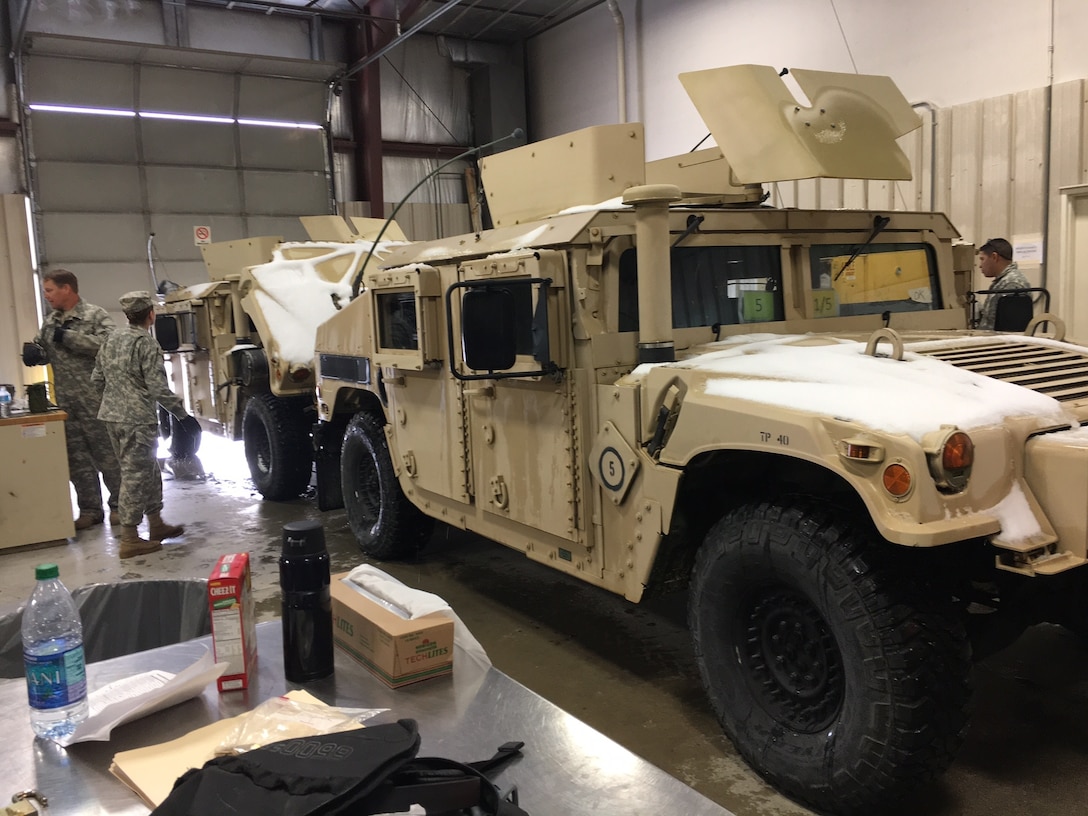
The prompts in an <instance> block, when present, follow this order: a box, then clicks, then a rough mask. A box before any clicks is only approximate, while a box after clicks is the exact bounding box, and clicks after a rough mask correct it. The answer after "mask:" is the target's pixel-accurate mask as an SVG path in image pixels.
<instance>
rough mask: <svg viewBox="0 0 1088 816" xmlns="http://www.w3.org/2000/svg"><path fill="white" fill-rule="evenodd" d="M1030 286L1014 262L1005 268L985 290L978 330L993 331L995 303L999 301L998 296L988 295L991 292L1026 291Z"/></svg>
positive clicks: (995, 316) (995, 315) (995, 314)
mask: <svg viewBox="0 0 1088 816" xmlns="http://www.w3.org/2000/svg"><path fill="white" fill-rule="evenodd" d="M1030 286H1031V284H1030V283H1028V279H1027V278H1025V277H1024V273H1023V272H1021V271H1020V267H1019V266H1017V265H1016V261H1013V262H1012V263H1011V264H1009V265H1008V266H1006V267H1005V271H1004V272H1002V273H1001V275H1000V276H998V277H996V278H994V282H993V283H991V284H990V288H989V289H987V290H986V292H987V295H986V300H985V302H984V303H983V304H982V314H981V315H980V316H979V320H978V328H980V329H993V327H994V320H995V319H996V318H997V301H998V300H1000V297H999V296H996V295H993V294H990V293H991V292H1004V291H1006V290H1008V289H1027V288H1028V287H1030Z"/></svg>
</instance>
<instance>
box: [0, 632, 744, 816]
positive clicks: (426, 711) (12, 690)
mask: <svg viewBox="0 0 1088 816" xmlns="http://www.w3.org/2000/svg"><path fill="white" fill-rule="evenodd" d="M257 640H258V663H257V666H258V677H257V682H256V684H255V686H253V687H251V688H250V689H249V690H248V691H245V692H226V693H224V694H219V693H218V692H217V691H216V689H215V684H214V683H212V684H211V685H210V686H209V687H208V688H207V689H206V690H205V691H204V694H203V695H202V696H200V697H197V698H194V699H192V700H189V701H188V702H185V703H182V704H181V705H178V706H175V707H173V708H170V709H167V710H166V711H162V712H159V713H157V714H152V715H150V716H148V717H145V718H143V719H140V720H136V721H134V722H132V723H129V724H127V725H124V726H121V727H120V728H117V729H115V730H114V731H113V734H112V737H111V739H110V741H109V742H91V743H80V744H78V745H72V746H70V747H69V748H67V749H65V748H61V747H60V746H58V745H56V744H55V743H53V742H49V741H46V740H40V739H35V737H34V734H33V732H32V731H31V730H30V721H29V718H28V715H27V707H26V683H25V682H24V681H23V680H5V681H3V682H0V729H2V730H0V734H2V735H3V739H4V742H5V743H6V745H7V750H6V751H4V753H5V754H7V756H8V760H7V761H6V762H5V763H4V764H5V765H6V766H7V767H8V768H9V771H8V772H7V773H5V774H4V776H3V779H4V781H5V782H6V783H7V787H8V788H9V790H4V789H0V801H7V800H8V798H9V797H10V795H11V794H12V793H15V792H16V791H17V790H23V789H27V788H35V789H37V790H38V791H40V792H41V793H43V794H44V795H46V796H47V797H48V798H49V809H48V811H47V813H48V814H51V816H68V815H69V814H72V816H75V815H77V814H78V816H90V815H91V814H95V815H96V816H97V815H98V814H111V815H112V814H126V815H127V814H133V815H134V816H135V814H146V813H147V812H148V810H147V807H146V806H144V804H143V803H142V802H141V801H140V800H139V798H138V797H137V796H136V794H134V793H132V791H130V790H129V789H128V788H126V787H125V786H124V785H123V784H122V783H121V782H119V781H118V780H117V779H115V778H114V777H113V776H111V775H110V773H109V765H110V761H111V760H112V758H113V755H114V754H115V753H118V752H119V751H126V750H130V749H132V748H139V747H142V746H145V745H152V744H155V743H159V742H165V741H166V740H171V739H174V738H176V737H180V736H182V735H183V734H185V733H188V732H189V731H192V730H193V729H195V728H199V727H200V726H203V725H206V724H208V723H210V722H213V721H215V720H217V719H220V718H223V717H231V716H234V715H235V714H240V713H242V712H244V711H246V710H248V709H250V708H252V707H253V706H255V705H257V704H258V703H260V702H262V701H263V700H266V699H268V698H269V697H274V696H277V695H280V694H283V693H284V692H286V691H288V690H290V689H291V688H305V689H306V690H307V691H309V692H310V693H312V694H313V695H314V696H316V697H318V698H320V699H321V700H323V701H324V702H326V703H329V704H337V705H344V706H353V707H365V708H388V709H390V711H389V712H388V714H386V715H382V716H381V718H380V719H377V720H374V721H372V722H382V721H388V720H395V719H398V718H402V717H410V718H412V719H414V720H416V721H417V722H418V723H419V731H420V735H421V737H422V746H421V748H420V752H419V753H420V756H445V757H449V758H451V759H457V760H460V761H472V760H478V759H486V758H488V757H490V756H491V755H492V754H493V753H494V751H495V749H496V748H497V747H498V746H499V745H501V744H502V743H504V742H507V741H509V740H520V741H523V742H524V743H525V748H524V749H523V752H522V753H523V755H522V757H521V758H519V759H516V760H514V761H513V762H511V763H509V764H507V765H506V766H505V767H503V769H502V770H501V772H499V773H498V774H496V775H495V776H494V779H495V780H496V782H497V783H498V784H499V786H500V787H501V788H503V789H507V788H509V787H510V786H512V785H516V786H517V788H518V793H519V797H520V803H521V806H522V807H523V808H524V809H525V810H527V811H528V812H529V813H530V814H531V816H560V814H562V815H563V816H566V814H582V813H593V814H602V815H603V816H607V814H624V816H636V815H637V814H645V816H650V815H651V814H653V816H658V815H659V814H678V815H679V814H683V815H684V816H696V815H697V814H708V815H709V814H724V816H731V814H730V812H729V811H728V810H726V809H724V808H722V807H720V806H718V805H717V804H715V803H714V802H711V801H710V800H709V799H707V798H706V797H704V796H702V795H701V794H699V793H696V792H695V791H694V790H692V789H691V788H689V787H688V786H687V785H684V784H683V783H682V782H680V781H679V780H677V779H674V778H673V777H671V776H669V775H668V774H666V773H665V772H664V771H662V770H660V769H659V768H657V767H655V766H653V765H651V764H650V763H648V762H646V761H645V760H643V759H641V758H639V757H637V756H636V755H634V754H632V753H631V752H630V751H628V750H627V749H626V748H623V747H622V746H620V745H619V744H617V743H616V742H613V741H612V740H611V739H609V738H608V737H606V736H604V735H603V734H601V733H599V732H597V731H595V730H593V729H592V728H590V727H589V726H588V725H586V724H585V723H583V722H581V721H580V720H578V719H576V718H574V717H572V716H571V715H569V714H567V713H566V712H565V711H563V710H562V709H560V708H558V707H556V706H554V705H552V704H551V703H549V702H548V701H547V700H545V699H543V698H542V697H540V696H538V695H537V694H535V693H534V692H532V691H530V690H529V689H527V688H525V687H524V686H523V685H521V684H520V683H517V682H515V681H514V680H512V679H510V678H509V677H507V676H506V675H504V674H503V673H502V672H500V671H498V670H496V669H494V668H492V669H489V670H488V671H486V672H484V671H482V670H480V669H477V668H475V667H474V666H472V664H471V663H469V662H468V661H467V660H465V659H463V658H461V659H460V660H459V659H458V657H457V656H455V659H454V666H455V670H454V674H453V677H446V678H437V679H433V680H427V681H424V682H422V683H417V684H415V685H412V686H406V687H404V688H401V689H398V690H395V691H394V690H391V689H388V688H386V687H385V686H384V685H382V684H381V683H380V682H379V681H378V680H377V679H375V678H374V677H372V676H371V675H370V674H369V673H368V672H367V671H366V670H365V669H364V668H363V667H362V666H360V665H359V664H357V663H355V661H353V660H352V659H351V658H350V657H349V656H347V655H346V654H344V653H342V652H341V651H340V650H339V649H337V650H336V671H335V673H334V674H333V675H332V676H331V677H329V678H327V679H325V680H319V681H316V682H312V683H307V684H305V685H304V686H297V685H294V684H288V683H287V682H286V681H285V680H284V678H283V648H282V642H281V630H280V624H279V621H269V622H266V623H262V624H259V625H258V627H257ZM209 643H210V639H209V638H200V639H198V640H192V641H187V642H185V643H180V644H176V645H174V646H166V647H163V648H160V649H153V650H151V651H147V652H140V653H137V654H133V655H127V656H125V657H119V658H115V659H113V660H105V661H102V662H100V663H92V664H91V665H89V666H88V667H87V669H88V672H87V673H88V678H89V681H90V686H91V688H92V689H94V688H98V687H101V686H103V685H105V684H106V683H110V682H112V681H114V680H117V679H119V678H121V677H127V676H130V675H132V674H137V673H139V672H144V671H150V670H152V669H162V670H165V671H171V672H177V671H180V670H181V669H183V668H185V667H186V666H187V665H189V664H190V663H192V662H193V661H195V660H196V659H198V658H199V657H200V655H201V654H203V652H204V650H205V649H206V648H207V647H208V645H209ZM617 693H622V691H621V690H617ZM632 716H638V715H637V713H633V714H632Z"/></svg>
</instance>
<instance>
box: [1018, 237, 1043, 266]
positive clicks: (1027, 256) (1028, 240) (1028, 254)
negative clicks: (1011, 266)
mask: <svg viewBox="0 0 1088 816" xmlns="http://www.w3.org/2000/svg"><path fill="white" fill-rule="evenodd" d="M1012 259H1013V260H1014V261H1016V262H1017V263H1018V264H1040V263H1042V262H1043V236H1042V235H1040V234H1038V233H1036V234H1034V235H1014V236H1013V237H1012Z"/></svg>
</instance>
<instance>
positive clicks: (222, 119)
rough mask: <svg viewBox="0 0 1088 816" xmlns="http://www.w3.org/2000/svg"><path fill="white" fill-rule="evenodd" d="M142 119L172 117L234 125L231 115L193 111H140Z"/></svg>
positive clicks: (189, 120)
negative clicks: (198, 113)
mask: <svg viewBox="0 0 1088 816" xmlns="http://www.w3.org/2000/svg"><path fill="white" fill-rule="evenodd" d="M140 118H141V119H171V120H175V121H180V122H211V123H212V124H222V125H233V124H234V120H233V119H231V118H230V117H229V116H198V115H196V114H192V113H163V112H161V111H140Z"/></svg>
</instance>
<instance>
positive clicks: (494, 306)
mask: <svg viewBox="0 0 1088 816" xmlns="http://www.w3.org/2000/svg"><path fill="white" fill-rule="evenodd" d="M514 309H515V304H514V293H513V292H511V291H510V290H509V289H507V288H500V287H487V288H480V289H469V290H468V291H467V292H465V294H464V296H463V297H462V299H461V326H462V330H461V343H462V350H463V352H464V357H465V365H467V366H468V367H469V368H471V369H473V370H474V371H506V370H507V369H510V368H513V367H514V363H516V362H517V334H516V326H515V323H514V314H515V312H514Z"/></svg>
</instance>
